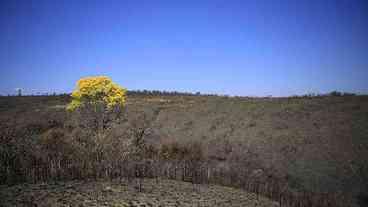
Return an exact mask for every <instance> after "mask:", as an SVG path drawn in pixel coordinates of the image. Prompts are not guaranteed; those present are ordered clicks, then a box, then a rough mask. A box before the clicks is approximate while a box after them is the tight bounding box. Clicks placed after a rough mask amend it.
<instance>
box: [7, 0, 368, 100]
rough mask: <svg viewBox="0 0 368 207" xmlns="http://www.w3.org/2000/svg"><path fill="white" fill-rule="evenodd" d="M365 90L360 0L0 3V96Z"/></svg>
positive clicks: (366, 31)
mask: <svg viewBox="0 0 368 207" xmlns="http://www.w3.org/2000/svg"><path fill="white" fill-rule="evenodd" d="M90 75H108V76H110V77H112V78H113V80H114V81H116V82H118V83H119V84H121V85H123V86H125V87H127V88H128V89H151V90H156V89H158V90H177V91H189V92H196V91H200V92H203V93H218V94H230V95H256V96H266V95H273V96H287V95H293V94H304V93H309V92H314V93H325V92H329V91H332V90H339V91H349V92H358V93H368V1H364V0H362V1H356V0H347V1H344V0H339V1H329V0H306V1H302V0H289V1H286V0H277V1H276V0H274V1H273V0H264V1H262V0H254V1H246V0H241V1H231V0H223V1H216V0H208V1H204V0H193V1H190V0H178V1H175V0H167V1H159V0H151V1H140V0H133V1H123V0H121V1H102V0H101V1H87V0H85V1H83V0H81V1H76V0H72V1H61V0H48V1H31V0H20V1H17V0H9V1H4V0H0V93H1V94H7V93H14V92H15V90H14V89H15V88H18V87H19V88H23V89H24V90H25V92H28V93H29V92H31V93H35V92H53V91H56V92H70V91H71V90H72V89H73V88H74V86H75V82H76V81H77V80H78V79H79V78H80V77H83V76H90Z"/></svg>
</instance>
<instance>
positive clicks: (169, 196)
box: [0, 179, 278, 207]
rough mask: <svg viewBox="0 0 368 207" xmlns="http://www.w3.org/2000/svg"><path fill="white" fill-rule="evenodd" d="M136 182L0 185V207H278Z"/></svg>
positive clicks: (213, 189)
mask: <svg viewBox="0 0 368 207" xmlns="http://www.w3.org/2000/svg"><path fill="white" fill-rule="evenodd" d="M137 183H138V182H137V181H132V182H126V181H122V182H120V181H117V180H116V181H69V182H55V183H47V184H46V183H40V184H22V185H15V186H10V187H9V186H0V206H1V207H8V206H9V207H15V206H16V207H20V206H27V207H28V206H32V207H35V206H37V207H43V206H60V207H61V206H63V207H64V206H65V207H67V206H68V207H73V206H76V207H82V206H101V207H102V206H114V207H128V206H129V207H133V206H140V207H143V206H146V207H149V206H157V207H158V206H202V207H204V206H239V207H240V206H242V207H253V206H257V207H263V206H264V207H272V206H278V204H277V203H275V202H273V201H270V200H268V199H267V198H264V197H261V196H259V197H257V195H255V194H253V193H248V192H245V191H242V190H239V189H234V188H229V187H223V186H215V185H193V184H191V183H186V182H178V181H172V180H159V181H157V180H152V179H145V180H143V181H142V184H143V185H142V186H143V188H142V192H139V191H138V188H137V186H138V185H137Z"/></svg>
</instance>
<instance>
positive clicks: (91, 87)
mask: <svg viewBox="0 0 368 207" xmlns="http://www.w3.org/2000/svg"><path fill="white" fill-rule="evenodd" d="M126 92H127V90H126V89H125V88H123V87H121V86H119V85H118V84H116V83H114V82H113V81H112V80H111V79H110V78H109V77H106V76H95V77H86V78H82V79H80V80H79V81H78V82H77V86H76V88H75V90H74V91H73V92H72V95H71V96H72V101H71V103H69V105H68V106H67V110H68V111H70V112H71V113H70V114H69V115H70V117H71V119H70V124H71V125H70V126H71V130H72V132H71V137H72V140H73V143H74V146H75V147H76V148H77V149H78V152H79V153H81V157H84V159H81V160H82V161H83V163H82V164H81V165H83V166H88V167H87V168H86V169H89V170H90V172H88V173H90V174H93V175H95V176H98V174H99V173H100V172H102V171H106V169H107V168H108V166H109V165H108V164H106V163H109V161H111V160H114V159H115V157H119V156H120V157H124V156H126V154H127V153H128V152H129V150H128V149H129V147H128V146H130V140H129V139H121V137H117V136H115V135H114V133H115V132H116V131H117V130H116V129H117V128H119V126H120V125H119V124H120V121H121V120H120V117H121V114H122V113H121V112H122V111H123V110H122V109H124V108H125V107H124V105H125V103H126ZM115 134H116V133H115ZM115 147H119V148H120V151H116V150H115ZM118 152H119V153H120V154H121V155H120V154H119V153H118ZM88 173H87V174H88Z"/></svg>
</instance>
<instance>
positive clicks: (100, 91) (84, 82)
mask: <svg viewBox="0 0 368 207" xmlns="http://www.w3.org/2000/svg"><path fill="white" fill-rule="evenodd" d="M126 92H127V90H126V89H125V88H123V87H121V86H119V85H118V84H116V83H114V82H113V81H112V80H111V79H110V78H109V77H107V76H94V77H86V78H81V79H80V80H79V81H78V82H77V87H76V88H75V90H74V91H73V93H72V102H71V103H70V104H69V105H68V107H67V109H68V110H69V111H74V110H76V109H78V108H80V107H83V106H84V105H86V104H91V105H100V104H102V105H104V106H106V107H107V109H112V108H113V107H116V106H118V107H123V106H124V104H125V102H126Z"/></svg>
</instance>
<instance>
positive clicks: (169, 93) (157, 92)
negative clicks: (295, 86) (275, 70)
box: [0, 90, 366, 98]
mask: <svg viewBox="0 0 368 207" xmlns="http://www.w3.org/2000/svg"><path fill="white" fill-rule="evenodd" d="M127 95H133V96H140V95H141V96H215V97H234V98H272V95H269V96H265V97H256V96H231V95H227V94H209V93H201V92H195V93H194V92H179V91H160V90H128V92H127ZM357 95H366V94H356V93H350V92H340V91H332V92H330V93H308V94H303V95H291V96H286V97H280V98H318V97H329V96H332V97H341V96H344V97H345V96H357ZM0 96H70V93H56V92H53V93H48V92H47V93H36V94H21V93H18V94H8V95H3V94H0Z"/></svg>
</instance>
